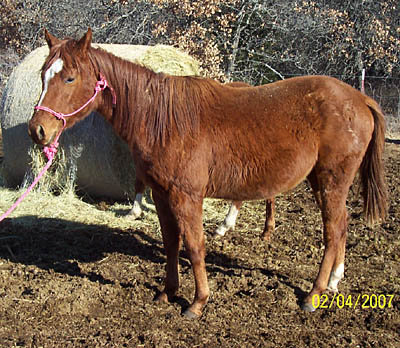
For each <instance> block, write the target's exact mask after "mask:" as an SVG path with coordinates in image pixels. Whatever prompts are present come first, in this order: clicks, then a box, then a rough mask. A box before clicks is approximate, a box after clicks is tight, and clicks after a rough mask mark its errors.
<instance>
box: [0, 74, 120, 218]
mask: <svg viewBox="0 0 400 348" xmlns="http://www.w3.org/2000/svg"><path fill="white" fill-rule="evenodd" d="M107 87H108V88H110V90H111V93H112V96H113V105H115V104H116V96H115V92H114V89H113V88H112V87H111V86H110V85H109V84H108V82H107V80H106V79H105V77H104V76H103V75H102V74H101V73H100V80H99V81H97V82H96V86H95V88H94V94H93V96H92V97H91V98H90V99H89V100H88V101H87V102H86V103H85V104H83V105H82V106H81V107H80V108H79V109H77V110H75V111H74V112H71V113H70V114H63V113H62V112H57V111H54V110H53V109H50V108H48V107H47V106H41V105H36V106H35V110H42V111H47V112H48V113H50V114H52V115H53V116H55V117H57V118H58V119H59V120H62V121H63V127H62V128H61V130H60V131H59V132H58V134H57V136H56V138H55V139H54V141H53V143H52V144H51V145H50V147H48V146H45V147H44V148H43V152H44V153H45V154H46V156H47V158H48V160H49V161H50V160H52V159H53V158H54V155H55V154H56V152H57V147H58V139H59V138H60V135H61V133H62V131H63V130H64V128H65V126H66V125H67V121H66V120H65V117H70V116H73V115H76V114H77V113H78V112H81V111H82V110H83V109H84V108H86V107H87V106H88V105H89V104H90V103H92V102H93V101H94V99H95V98H96V96H97V94H98V93H99V92H101V91H104V90H105V89H106V88H107ZM0 221H1V220H0Z"/></svg>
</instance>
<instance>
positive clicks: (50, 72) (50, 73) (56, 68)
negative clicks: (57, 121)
mask: <svg viewBox="0 0 400 348" xmlns="http://www.w3.org/2000/svg"><path fill="white" fill-rule="evenodd" d="M63 66H64V62H63V60H62V59H61V58H58V59H57V60H56V61H55V62H54V63H53V64H52V65H51V67H50V68H48V69H47V71H46V72H45V73H44V81H43V91H42V94H41V95H40V99H39V102H38V106H40V105H41V104H42V102H43V99H44V96H45V95H46V93H47V89H48V87H49V83H50V80H51V79H52V78H53V77H54V76H55V75H56V74H57V73H59V72H60V71H61V70H62V68H63Z"/></svg>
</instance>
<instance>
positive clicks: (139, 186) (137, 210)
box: [128, 179, 146, 219]
mask: <svg viewBox="0 0 400 348" xmlns="http://www.w3.org/2000/svg"><path fill="white" fill-rule="evenodd" d="M145 188H146V186H145V185H144V184H143V183H142V182H141V181H140V180H138V179H136V182H135V200H134V202H133V207H132V209H131V211H130V212H129V213H128V216H129V217H131V218H133V219H137V218H139V217H140V216H141V215H142V213H143V209H142V200H143V194H144V190H145Z"/></svg>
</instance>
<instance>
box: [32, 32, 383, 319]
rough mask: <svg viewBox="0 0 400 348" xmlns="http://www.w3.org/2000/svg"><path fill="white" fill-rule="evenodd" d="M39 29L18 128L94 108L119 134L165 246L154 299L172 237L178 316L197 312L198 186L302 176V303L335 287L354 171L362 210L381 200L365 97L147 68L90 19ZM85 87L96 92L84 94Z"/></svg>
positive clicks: (200, 284) (203, 279)
mask: <svg viewBox="0 0 400 348" xmlns="http://www.w3.org/2000/svg"><path fill="white" fill-rule="evenodd" d="M45 37H46V41H47V43H48V45H49V47H50V53H49V56H48V57H47V59H46V61H45V63H44V65H43V68H42V79H43V92H42V95H41V97H40V100H39V104H38V106H37V107H36V111H35V113H34V114H33V116H32V119H31V120H30V122H29V133H30V135H31V137H32V139H33V140H34V141H35V142H36V143H38V144H42V145H49V144H50V145H51V144H52V142H53V140H55V139H57V138H58V135H59V134H60V132H61V131H62V130H63V129H64V126H65V127H72V126H73V125H74V124H75V123H76V122H78V121H79V120H81V119H83V118H84V117H86V116H87V115H88V114H89V113H90V112H92V111H93V110H97V111H99V113H100V114H102V115H103V116H104V117H105V118H106V119H107V120H108V121H109V122H110V123H111V124H112V126H113V128H114V130H115V131H116V132H117V134H118V135H119V136H120V137H121V138H122V139H124V140H125V141H126V142H127V143H128V145H129V147H130V149H131V151H132V156H133V159H134V163H135V166H136V170H137V173H136V175H137V177H138V178H139V180H141V181H142V182H143V183H144V184H145V185H147V186H150V187H151V189H152V193H153V199H154V201H155V205H156V209H157V213H158V217H159V220H160V225H161V230H162V236H163V242H164V248H165V252H166V255H167V267H166V278H165V287H164V290H163V291H162V292H161V294H160V295H159V296H158V300H159V301H162V302H168V301H169V300H170V299H171V298H172V297H173V296H174V295H175V294H176V292H177V290H178V287H179V275H178V255H179V248H180V245H181V243H182V241H183V242H184V243H185V247H186V251H187V254H188V257H189V259H190V261H191V264H192V268H193V273H194V280H195V295H194V300H193V302H192V304H191V305H190V306H189V308H188V309H187V310H186V311H185V315H186V316H188V317H197V316H199V315H201V313H202V309H203V307H204V306H205V304H206V303H207V300H208V298H209V293H210V292H209V287H208V281H207V275H206V269H205V238H204V232H203V225H202V203H203V199H204V198H205V197H214V198H223V199H228V200H238V201H243V200H254V199H269V198H273V197H275V196H276V195H277V194H278V193H280V192H286V191H288V190H291V189H293V188H294V187H296V186H297V185H298V184H299V183H300V182H302V181H303V180H305V179H308V180H309V181H310V184H311V187H312V189H313V191H314V194H315V196H316V197H317V202H318V205H319V207H320V209H321V213H322V222H323V226H324V230H323V234H324V244H325V250H324V254H323V258H322V262H321V264H320V267H319V273H318V275H317V277H316V279H315V281H314V284H313V287H312V289H311V291H310V292H309V294H308V295H307V297H306V298H305V299H304V304H303V308H304V309H306V310H309V311H312V310H314V307H313V305H312V299H313V296H314V295H320V294H321V293H322V292H324V291H325V290H326V289H327V288H329V289H331V290H334V291H337V286H338V282H339V280H340V279H341V278H342V277H343V275H344V257H345V244H346V232H347V219H348V214H347V209H346V198H347V195H348V191H349V188H350V186H351V184H352V183H353V180H354V178H355V176H356V173H357V172H359V173H360V181H361V187H362V196H363V198H364V211H365V215H366V218H367V221H368V222H370V223H373V222H377V221H379V220H381V219H383V218H384V217H385V214H386V211H387V203H386V202H387V191H386V185H385V179H384V166H383V162H382V153H383V147H384V128H385V125H384V117H383V114H382V112H381V110H380V108H379V106H378V104H377V103H376V102H375V101H374V100H372V99H371V98H369V97H368V96H366V95H364V94H362V93H360V92H359V91H357V90H355V89H354V88H352V87H351V86H349V85H347V84H345V83H343V82H341V81H338V80H337V79H334V78H330V77H326V76H304V77H297V78H291V79H288V80H284V81H279V82H275V83H271V84H268V85H263V86H258V87H243V88H236V87H235V88H233V87H230V86H226V85H223V84H220V83H219V82H217V81H214V80H211V79H204V78H198V77H174V76H169V75H165V74H162V73H154V72H153V71H150V70H148V69H147V68H145V67H142V66H139V65H136V64H133V63H130V62H128V61H125V60H122V59H120V58H117V57H115V56H113V55H112V54H110V53H107V52H105V51H103V50H101V49H97V48H93V47H92V46H91V39H92V32H91V30H90V29H89V30H88V31H87V33H86V34H85V35H84V36H83V37H82V38H81V39H80V40H78V41H76V40H73V39H66V40H59V39H57V38H56V37H54V36H52V35H51V34H49V33H48V32H47V31H46V34H45ZM95 88H96V91H97V90H98V89H100V90H101V92H100V93H98V94H97V96H96V97H95V98H93V96H94V89H95ZM96 93H97V92H96ZM89 100H90V101H91V102H90V103H88V101H89ZM82 106H83V108H82ZM78 110H79V111H78ZM99 136H101V134H99Z"/></svg>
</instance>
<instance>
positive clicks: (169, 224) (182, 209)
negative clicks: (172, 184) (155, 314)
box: [153, 192, 210, 318]
mask: <svg viewBox="0 0 400 348" xmlns="http://www.w3.org/2000/svg"><path fill="white" fill-rule="evenodd" d="M167 196H168V198H167ZM153 198H154V200H155V203H156V207H157V213H158V216H159V219H160V224H161V230H162V234H163V240H164V247H165V251H166V254H167V268H166V270H167V274H166V278H165V289H164V291H163V292H162V293H161V294H160V295H159V296H158V300H160V301H163V302H168V300H170V299H171V297H172V296H174V295H175V293H176V291H177V289H178V286H179V276H178V253H179V246H180V242H181V239H182V237H183V240H184V244H185V249H186V252H187V255H188V257H189V260H190V262H191V265H192V269H193V275H194V280H195V288H196V290H195V296H194V300H193V302H192V304H191V305H190V306H189V308H188V309H187V310H186V311H185V312H184V315H185V316H187V317H188V318H197V317H199V316H200V315H201V314H202V310H203V308H204V306H205V304H206V303H207V301H208V298H209V294H210V291H209V288H208V281H207V274H206V267H205V238H204V232H203V222H202V212H203V204H202V203H203V201H202V200H199V201H198V200H195V199H193V198H192V197H190V196H189V195H187V194H185V193H180V192H169V193H168V194H166V195H165V196H164V195H163V196H160V195H159V194H156V193H155V192H153Z"/></svg>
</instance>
